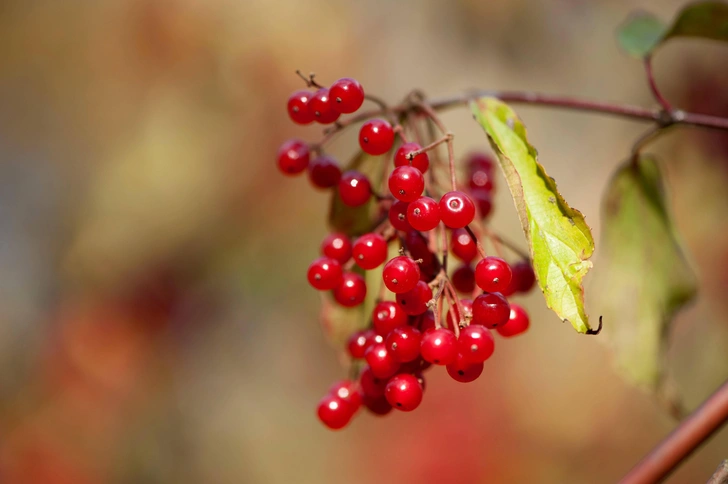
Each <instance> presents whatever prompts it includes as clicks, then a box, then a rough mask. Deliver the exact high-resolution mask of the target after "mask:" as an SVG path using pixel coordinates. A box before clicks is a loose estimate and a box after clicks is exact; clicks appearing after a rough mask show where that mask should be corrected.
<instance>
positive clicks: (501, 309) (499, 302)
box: [471, 292, 511, 329]
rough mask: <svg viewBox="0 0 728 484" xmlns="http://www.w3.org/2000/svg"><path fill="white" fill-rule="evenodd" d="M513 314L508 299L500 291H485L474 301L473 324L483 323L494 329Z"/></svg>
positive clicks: (504, 322)
mask: <svg viewBox="0 0 728 484" xmlns="http://www.w3.org/2000/svg"><path fill="white" fill-rule="evenodd" d="M510 315H511V308H510V306H509V305H508V301H507V300H506V298H505V297H503V296H502V295H501V294H500V293H497V292H485V293H483V294H481V295H480V296H478V297H476V298H475V301H473V319H472V323H471V324H482V325H483V326H485V327H486V328H489V329H493V328H495V327H497V326H500V325H503V324H506V323H507V322H508V318H510Z"/></svg>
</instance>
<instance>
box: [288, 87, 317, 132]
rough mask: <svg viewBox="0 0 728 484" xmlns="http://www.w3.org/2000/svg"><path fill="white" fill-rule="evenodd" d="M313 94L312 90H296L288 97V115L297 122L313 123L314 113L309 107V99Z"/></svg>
mask: <svg viewBox="0 0 728 484" xmlns="http://www.w3.org/2000/svg"><path fill="white" fill-rule="evenodd" d="M311 96H313V93H312V92H311V91H296V92H294V93H293V94H291V97H289V98H288V116H289V117H290V118H291V121H293V122H294V123H297V124H310V123H313V113H312V112H311V110H310V109H309V107H308V101H309V100H310V99H311Z"/></svg>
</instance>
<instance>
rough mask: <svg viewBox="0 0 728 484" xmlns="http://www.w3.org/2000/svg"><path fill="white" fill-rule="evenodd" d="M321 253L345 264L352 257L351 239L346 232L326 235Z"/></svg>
mask: <svg viewBox="0 0 728 484" xmlns="http://www.w3.org/2000/svg"><path fill="white" fill-rule="evenodd" d="M321 253H322V254H323V255H325V256H326V257H331V258H332V259H336V260H337V261H339V264H345V263H346V261H348V260H349V258H350V257H351V241H350V240H349V237H347V236H346V235H344V234H339V233H333V234H329V235H327V236H326V238H325V239H324V240H323V242H321Z"/></svg>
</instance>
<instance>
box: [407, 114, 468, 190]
mask: <svg viewBox="0 0 728 484" xmlns="http://www.w3.org/2000/svg"><path fill="white" fill-rule="evenodd" d="M415 106H416V107H417V108H418V109H420V110H422V111H423V112H424V113H425V114H426V115H427V116H428V117H429V118H430V119H431V120H432V122H433V123H435V125H436V126H437V129H439V130H440V132H441V133H442V134H443V137H444V138H446V139H445V143H447V161H448V165H449V167H450V183H451V185H452V190H453V191H456V190H457V189H458V188H457V179H456V177H455V148H454V146H453V138H454V137H455V136H454V135H453V134H452V133H450V132H449V131H448V130H447V128H446V127H445V124H444V123H443V122H442V120H441V119H440V117H439V116H438V115H437V113H436V112H435V111H434V109H433V108H432V107H430V105H429V104H427V103H424V102H420V103H417V104H415Z"/></svg>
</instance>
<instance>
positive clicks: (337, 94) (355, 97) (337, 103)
mask: <svg viewBox="0 0 728 484" xmlns="http://www.w3.org/2000/svg"><path fill="white" fill-rule="evenodd" d="M329 95H330V96H331V99H332V100H333V101H334V102H333V107H334V109H335V110H336V111H337V112H339V113H341V114H349V113H353V112H355V111H356V110H357V109H359V108H360V107H361V105H362V104H363V103H364V89H363V88H362V87H361V84H359V81H357V80H355V79H352V78H350V77H344V78H343V79H339V80H338V81H336V82H335V83H333V84H332V85H331V88H330V89H329Z"/></svg>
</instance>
